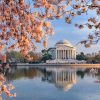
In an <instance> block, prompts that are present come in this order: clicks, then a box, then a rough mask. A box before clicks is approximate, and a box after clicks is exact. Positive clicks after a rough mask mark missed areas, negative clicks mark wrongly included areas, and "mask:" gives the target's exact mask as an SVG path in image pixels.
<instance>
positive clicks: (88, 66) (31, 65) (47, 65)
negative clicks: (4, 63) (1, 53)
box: [11, 63, 100, 68]
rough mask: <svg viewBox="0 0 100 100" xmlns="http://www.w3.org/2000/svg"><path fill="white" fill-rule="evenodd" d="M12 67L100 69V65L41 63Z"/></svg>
mask: <svg viewBox="0 0 100 100" xmlns="http://www.w3.org/2000/svg"><path fill="white" fill-rule="evenodd" d="M11 66H17V67H18V68H22V67H24V68H26V67H37V68H38V67H39V68H40V67H41V68H43V67H44V68H45V67H76V68H78V67H79V68H80V67H81V68H100V64H65V63H64V64H63V63H59V64H46V63H41V64H29V63H17V64H11Z"/></svg>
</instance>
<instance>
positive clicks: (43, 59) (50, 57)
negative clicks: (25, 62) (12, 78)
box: [41, 54, 52, 62]
mask: <svg viewBox="0 0 100 100" xmlns="http://www.w3.org/2000/svg"><path fill="white" fill-rule="evenodd" d="M51 59H52V56H51V55H50V54H44V55H43V56H42V59H41V61H43V62H46V60H51Z"/></svg>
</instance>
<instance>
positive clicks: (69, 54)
mask: <svg viewBox="0 0 100 100" xmlns="http://www.w3.org/2000/svg"><path fill="white" fill-rule="evenodd" d="M56 59H76V49H75V47H73V46H72V45H71V44H70V43H69V41H67V40H65V41H63V42H62V41H60V42H58V43H56Z"/></svg>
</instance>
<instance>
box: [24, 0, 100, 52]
mask: <svg viewBox="0 0 100 100" xmlns="http://www.w3.org/2000/svg"><path fill="white" fill-rule="evenodd" d="M26 1H27V2H28V0H26ZM28 3H29V2H28ZM31 5H32V3H31ZM94 16H96V14H95V11H89V12H88V15H86V14H82V15H81V16H76V17H74V18H73V19H72V24H66V23H65V20H64V18H61V19H59V20H53V21H52V26H53V27H54V32H55V34H54V36H50V37H49V42H48V46H47V47H48V48H49V47H54V45H55V44H56V42H58V41H59V40H64V39H66V40H68V41H70V42H71V43H72V44H73V45H74V46H76V44H77V43H78V42H79V41H81V40H84V39H87V36H88V34H89V33H91V30H89V29H87V28H85V29H84V30H79V29H78V28H75V27H74V24H75V23H78V24H81V23H86V22H87V18H89V17H94ZM96 17H97V18H98V20H100V16H96ZM92 31H93V30H92ZM36 46H37V51H40V50H42V49H43V46H42V44H40V43H36ZM76 49H77V52H85V53H92V52H97V51H99V50H100V42H99V43H98V44H96V45H92V47H91V48H85V47H84V46H82V45H78V46H76Z"/></svg>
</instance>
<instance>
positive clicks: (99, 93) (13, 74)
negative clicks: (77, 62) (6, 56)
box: [6, 67, 100, 100]
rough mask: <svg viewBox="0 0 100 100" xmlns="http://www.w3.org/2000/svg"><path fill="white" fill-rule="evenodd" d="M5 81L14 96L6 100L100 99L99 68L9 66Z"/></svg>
mask: <svg viewBox="0 0 100 100" xmlns="http://www.w3.org/2000/svg"><path fill="white" fill-rule="evenodd" d="M6 76H7V81H8V82H9V83H12V84H13V85H14V86H15V89H14V91H13V92H16V93H17V97H16V98H6V100H100V83H99V82H100V81H99V80H100V69H95V70H94V71H92V70H91V69H89V68H84V69H76V68H63V67H61V68H56V67H52V68H23V69H11V70H9V72H8V73H7V74H6Z"/></svg>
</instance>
